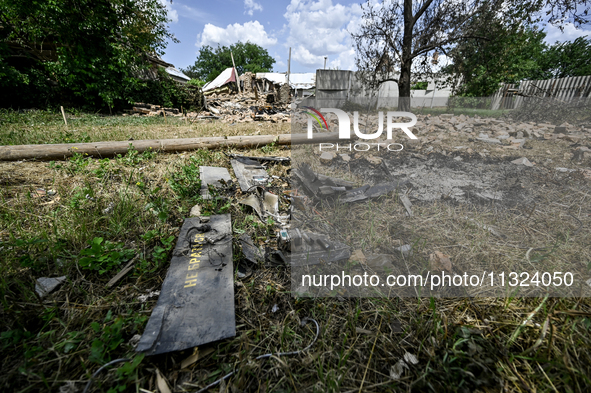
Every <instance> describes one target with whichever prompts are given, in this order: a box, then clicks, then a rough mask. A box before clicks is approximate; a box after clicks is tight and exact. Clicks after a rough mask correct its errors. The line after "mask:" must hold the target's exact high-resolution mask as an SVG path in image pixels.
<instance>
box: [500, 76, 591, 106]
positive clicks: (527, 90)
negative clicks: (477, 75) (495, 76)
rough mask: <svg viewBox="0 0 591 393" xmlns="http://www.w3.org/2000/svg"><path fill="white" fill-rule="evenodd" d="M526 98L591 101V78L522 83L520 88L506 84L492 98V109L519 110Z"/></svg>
mask: <svg viewBox="0 0 591 393" xmlns="http://www.w3.org/2000/svg"><path fill="white" fill-rule="evenodd" d="M525 97H544V98H552V99H554V100H558V101H562V102H572V101H573V100H583V101H584V102H589V100H590V99H591V76H571V77H567V78H558V79H546V80H537V81H522V82H521V84H520V85H519V88H517V87H516V85H515V84H508V83H506V84H504V85H503V86H501V88H500V89H499V90H497V92H496V93H495V94H493V95H492V96H491V99H492V100H491V101H492V102H491V109H493V110H495V109H514V108H518V107H519V106H520V105H521V103H522V102H523V100H524V98H525Z"/></svg>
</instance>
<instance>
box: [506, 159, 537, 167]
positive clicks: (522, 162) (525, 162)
mask: <svg viewBox="0 0 591 393" xmlns="http://www.w3.org/2000/svg"><path fill="white" fill-rule="evenodd" d="M511 163H513V164H517V165H525V166H530V167H531V166H534V164H532V163H531V162H530V161H529V160H528V159H527V158H525V157H521V158H518V159H516V160H513V161H511Z"/></svg>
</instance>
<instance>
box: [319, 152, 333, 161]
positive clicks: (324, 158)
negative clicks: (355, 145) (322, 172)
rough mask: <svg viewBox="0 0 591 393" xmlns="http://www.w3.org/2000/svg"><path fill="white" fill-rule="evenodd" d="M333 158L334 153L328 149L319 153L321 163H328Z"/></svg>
mask: <svg viewBox="0 0 591 393" xmlns="http://www.w3.org/2000/svg"><path fill="white" fill-rule="evenodd" d="M334 158H335V154H334V153H330V152H328V151H325V152H323V153H322V154H321V155H320V162H321V163H323V164H330V163H331V161H332V160H334Z"/></svg>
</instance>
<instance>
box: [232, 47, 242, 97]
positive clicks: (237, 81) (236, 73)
mask: <svg viewBox="0 0 591 393" xmlns="http://www.w3.org/2000/svg"><path fill="white" fill-rule="evenodd" d="M230 57H231V58H232V66H234V75H236V84H237V85H238V93H242V92H241V91H240V78H238V70H237V69H236V63H234V55H233V54H232V51H230Z"/></svg>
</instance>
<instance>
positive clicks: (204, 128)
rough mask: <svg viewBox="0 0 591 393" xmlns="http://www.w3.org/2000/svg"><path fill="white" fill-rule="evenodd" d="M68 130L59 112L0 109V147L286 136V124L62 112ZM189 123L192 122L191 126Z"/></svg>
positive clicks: (287, 127) (287, 129)
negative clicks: (217, 137)
mask: <svg viewBox="0 0 591 393" xmlns="http://www.w3.org/2000/svg"><path fill="white" fill-rule="evenodd" d="M66 113H67V114H66V116H67V118H68V127H66V126H65V124H64V120H63V118H62V114H61V112H50V111H41V110H33V111H29V112H26V113H18V112H16V111H12V110H6V109H0V128H1V129H2V132H1V133H0V145H26V144H43V143H85V142H100V141H125V140H130V139H134V140H141V139H175V138H196V137H208V136H233V135H256V134H263V135H278V134H283V133H289V127H290V125H289V124H288V123H280V124H272V123H262V122H255V123H236V124H231V125H230V124H226V123H222V122H219V121H210V120H195V119H194V118H189V119H188V120H187V121H185V119H184V118H182V117H171V116H168V117H167V118H166V119H164V118H163V117H157V116H126V117H123V116H104V115H96V114H89V113H80V112H77V111H76V112H73V113H70V112H69V111H67V110H66ZM191 120H193V122H191Z"/></svg>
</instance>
